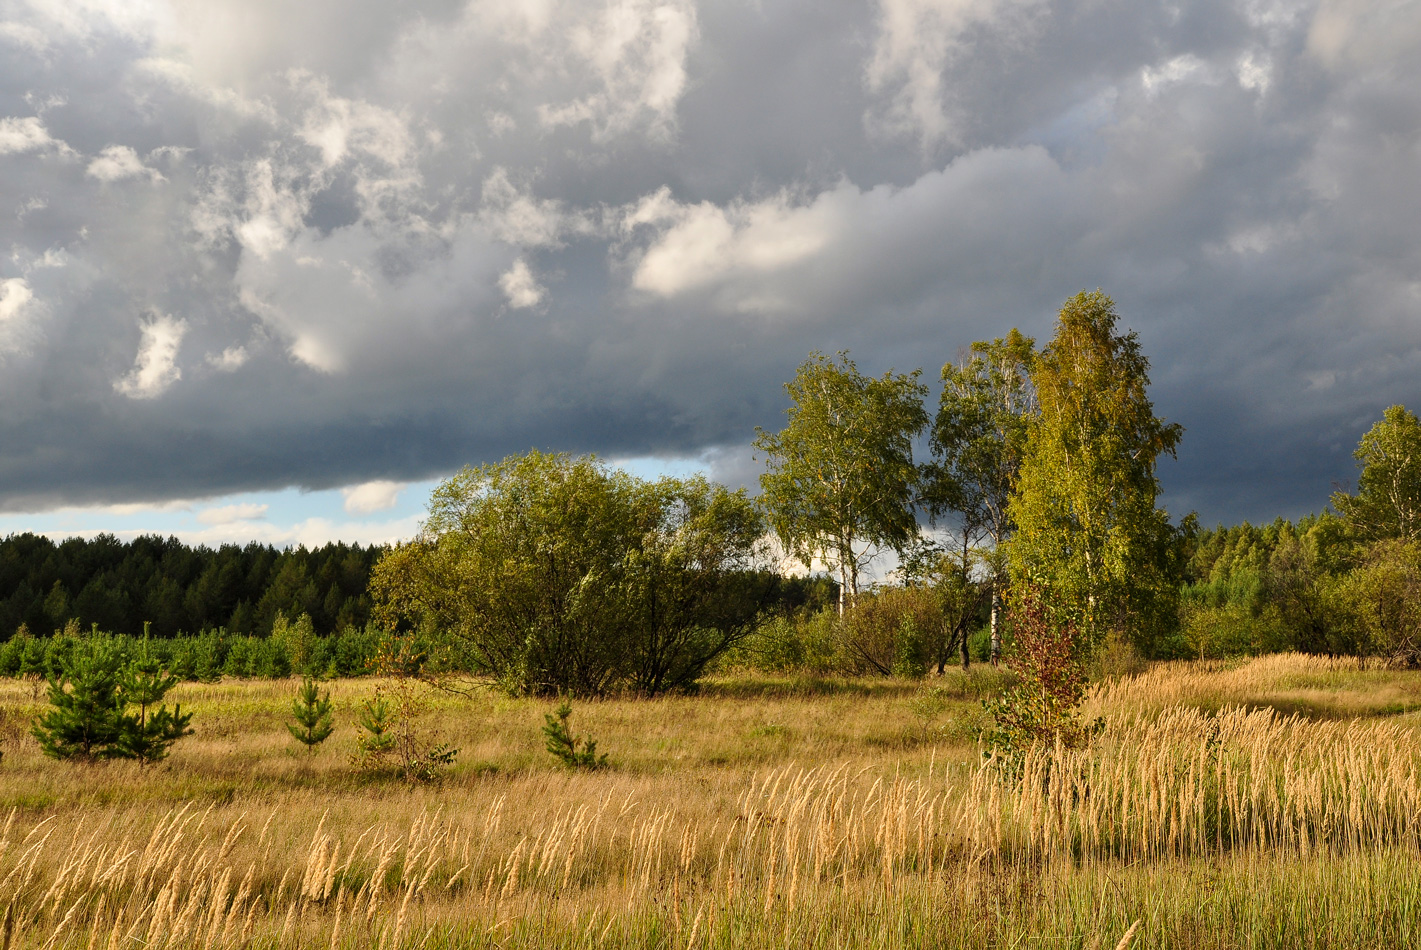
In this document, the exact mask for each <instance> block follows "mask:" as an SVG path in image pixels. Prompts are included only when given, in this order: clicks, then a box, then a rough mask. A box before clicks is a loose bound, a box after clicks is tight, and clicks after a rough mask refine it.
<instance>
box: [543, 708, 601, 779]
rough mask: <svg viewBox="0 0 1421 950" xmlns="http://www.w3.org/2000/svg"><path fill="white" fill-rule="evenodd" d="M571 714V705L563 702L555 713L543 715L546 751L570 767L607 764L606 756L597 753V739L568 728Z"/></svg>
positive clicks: (583, 767) (594, 766) (597, 766)
mask: <svg viewBox="0 0 1421 950" xmlns="http://www.w3.org/2000/svg"><path fill="white" fill-rule="evenodd" d="M571 715H572V707H571V706H570V705H568V704H567V703H566V702H564V703H562V704H561V705H560V706H558V708H557V711H556V713H555V714H554V713H548V714H546V715H544V716H543V721H544V726H543V735H544V736H546V737H547V743H546V746H545V747H546V748H547V750H548V752H550V753H551V754H552V755H553V757H554V758H556V759H557V760H558V761H559V762H561V763H562V764H563V765H565V766H567V767H568V768H570V769H589V770H590V769H600V768H602V767H604V766H605V765H606V764H607V756H606V755H605V754H603V755H602V756H600V757H599V756H598V755H597V740H595V739H593V738H591V737H590V736H581V737H577V736H574V735H573V734H572V732H571V730H569V729H568V726H567V721H568V718H569V717H570V716H571ZM555 717H556V718H555ZM579 745H581V748H580V749H579V748H578V746H579Z"/></svg>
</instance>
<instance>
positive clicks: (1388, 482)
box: [1332, 406, 1421, 543]
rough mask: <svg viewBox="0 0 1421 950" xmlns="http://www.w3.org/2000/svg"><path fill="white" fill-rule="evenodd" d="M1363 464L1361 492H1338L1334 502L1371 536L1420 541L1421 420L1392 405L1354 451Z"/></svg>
mask: <svg viewBox="0 0 1421 950" xmlns="http://www.w3.org/2000/svg"><path fill="white" fill-rule="evenodd" d="M1353 454H1354V455H1355V457H1356V459H1357V464H1358V466H1360V467H1361V469H1362V475H1361V478H1360V479H1358V486H1357V494H1355V495H1349V494H1347V493H1346V492H1337V493H1335V494H1334V495H1333V496H1332V506H1333V507H1334V508H1336V509H1337V512H1338V514H1340V515H1342V517H1343V518H1345V519H1346V520H1347V523H1348V526H1349V527H1350V528H1351V529H1352V530H1353V532H1354V533H1355V534H1356V536H1357V537H1359V538H1361V539H1363V540H1366V541H1384V540H1398V541H1403V542H1407V543H1415V542H1418V541H1421V421H1418V420H1417V418H1416V414H1415V413H1413V412H1410V411H1408V410H1407V408H1406V407H1405V406H1392V407H1391V408H1389V409H1387V410H1386V412H1385V413H1383V414H1382V417H1381V419H1379V420H1378V421H1377V423H1376V424H1375V425H1373V426H1372V427H1371V429H1370V430H1368V431H1367V434H1366V435H1364V436H1362V441H1361V443H1360V444H1359V445H1358V446H1357V451H1356V452H1355V453H1353Z"/></svg>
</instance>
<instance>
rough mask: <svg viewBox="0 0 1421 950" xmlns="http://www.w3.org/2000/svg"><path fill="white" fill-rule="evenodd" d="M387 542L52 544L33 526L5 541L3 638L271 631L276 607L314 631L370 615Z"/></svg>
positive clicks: (102, 540)
mask: <svg viewBox="0 0 1421 950" xmlns="http://www.w3.org/2000/svg"><path fill="white" fill-rule="evenodd" d="M384 551H385V549H384V548H383V547H380V546H374V545H372V546H370V547H362V546H361V545H359V544H343V543H331V544H327V545H325V546H323V547H320V548H315V549H313V550H307V549H306V548H305V547H304V546H303V547H297V548H288V549H285V550H278V549H277V548H274V547H272V546H270V545H263V544H255V543H253V544H248V545H246V546H245V547H238V546H237V545H234V544H226V545H223V546H222V547H220V548H217V549H216V550H213V549H212V548H208V547H202V546H199V547H189V546H188V545H186V544H184V543H182V542H181V541H179V540H178V539H177V538H172V537H169V538H162V537H158V536H156V535H145V536H141V537H137V538H134V539H133V540H132V541H128V542H123V541H120V540H119V539H118V538H116V537H114V536H113V535H110V534H101V535H98V536H97V537H95V538H93V539H92V540H85V539H83V538H69V539H67V540H65V541H62V542H59V543H58V544H56V543H55V542H54V541H51V540H50V539H49V538H47V537H43V536H41V535H35V534H28V533H27V534H18V535H10V536H9V537H7V538H5V539H4V540H3V541H0V638H6V639H8V638H9V637H10V636H12V635H13V634H14V633H15V632H16V631H17V630H19V629H20V628H21V627H23V628H25V629H26V630H28V631H30V632H31V633H32V634H35V635H36V636H39V635H42V634H46V633H49V632H50V631H55V630H63V629H64V628H66V627H70V628H76V627H77V628H78V629H84V630H88V629H91V628H92V627H94V626H95V625H97V626H98V628H99V629H100V630H104V631H112V632H115V633H127V634H134V635H137V634H141V633H142V632H143V630H144V624H145V623H147V624H150V627H149V628H148V629H149V630H150V632H151V633H152V635H153V636H155V637H158V638H169V637H174V636H177V635H178V634H179V633H180V632H187V633H193V634H196V633H200V632H202V631H204V630H216V629H219V628H220V629H223V630H225V631H226V633H227V634H229V635H255V636H267V635H269V634H270V633H271V630H272V625H273V623H274V622H275V621H276V618H277V615H278V614H282V615H284V616H286V617H289V618H297V617H300V616H301V615H303V614H305V615H306V616H308V617H310V618H311V623H312V625H313V626H314V629H315V631H316V633H317V634H320V635H329V634H331V633H335V632H337V631H340V630H344V629H345V628H347V627H353V628H356V629H361V628H364V627H365V625H366V624H367V623H368V622H369V620H370V597H369V594H368V592H367V588H368V586H369V580H370V571H371V569H372V568H373V567H374V565H375V562H376V561H378V560H379V559H380V556H381V555H382V554H383V553H384Z"/></svg>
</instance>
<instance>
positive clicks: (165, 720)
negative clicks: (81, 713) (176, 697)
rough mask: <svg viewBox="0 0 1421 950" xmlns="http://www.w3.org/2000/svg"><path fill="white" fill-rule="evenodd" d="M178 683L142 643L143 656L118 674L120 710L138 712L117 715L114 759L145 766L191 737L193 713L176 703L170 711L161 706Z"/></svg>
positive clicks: (145, 642) (158, 759)
mask: <svg viewBox="0 0 1421 950" xmlns="http://www.w3.org/2000/svg"><path fill="white" fill-rule="evenodd" d="M177 683H178V678H177V677H176V676H173V675H172V674H170V673H165V672H164V671H163V668H162V666H161V665H160V664H159V663H158V661H157V660H156V659H154V658H153V657H152V656H150V655H149V653H148V644H147V641H146V640H145V641H144V644H143V655H142V656H140V657H139V658H138V659H135V660H133V661H132V662H130V663H129V664H128V666H127V667H126V668H125V669H124V670H123V671H122V672H121V673H120V674H119V705H120V707H123V706H137V707H138V711H137V712H135V713H123V714H121V715H120V717H119V737H118V742H117V743H116V744H115V748H114V751H113V753H112V754H113V755H114V756H117V757H120V758H126V759H137V760H138V761H139V763H141V764H143V765H148V764H149V763H151V762H158V761H161V760H162V759H164V758H166V757H167V755H168V749H169V747H170V746H172V744H173V743H174V742H177V741H178V740H179V739H181V738H182V737H183V736H190V735H192V728H191V727H190V726H189V723H191V722H192V713H186V714H184V713H183V710H182V706H181V705H178V704H174V706H173V710H172V712H169V711H168V707H167V706H164V705H161V704H162V702H163V697H164V696H166V695H167V693H168V690H170V689H172V688H173V687H174V686H176V685H177ZM154 707H157V708H154Z"/></svg>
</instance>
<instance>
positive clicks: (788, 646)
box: [721, 607, 853, 676]
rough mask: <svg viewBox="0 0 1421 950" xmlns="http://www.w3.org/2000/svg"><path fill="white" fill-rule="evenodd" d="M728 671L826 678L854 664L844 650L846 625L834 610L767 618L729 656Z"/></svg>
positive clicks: (723, 665) (776, 615) (825, 609)
mask: <svg viewBox="0 0 1421 950" xmlns="http://www.w3.org/2000/svg"><path fill="white" fill-rule="evenodd" d="M721 665H722V667H725V668H731V669H734V668H740V669H746V670H753V671H755V672H758V673H810V674H814V675H821V676H822V675H826V674H830V673H839V672H843V671H845V670H846V669H847V668H848V667H849V666H851V665H853V664H852V662H851V661H850V660H849V658H848V656H847V654H846V652H845V647H844V624H843V621H842V620H840V619H839V614H838V611H837V609H836V608H834V607H823V608H821V609H819V610H816V611H799V612H796V613H793V614H775V615H773V616H770V617H768V618H766V619H765V620H764V621H762V622H761V623H760V625H759V626H758V627H756V628H755V630H754V631H753V632H752V633H751V634H750V635H749V636H748V637H746V638H745V639H744V640H742V641H740V642H739V643H737V644H736V645H735V646H734V647H733V648H732V649H731V650H730V651H728V652H727V653H726V655H725V658H724V661H723V663H722V664H721Z"/></svg>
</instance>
